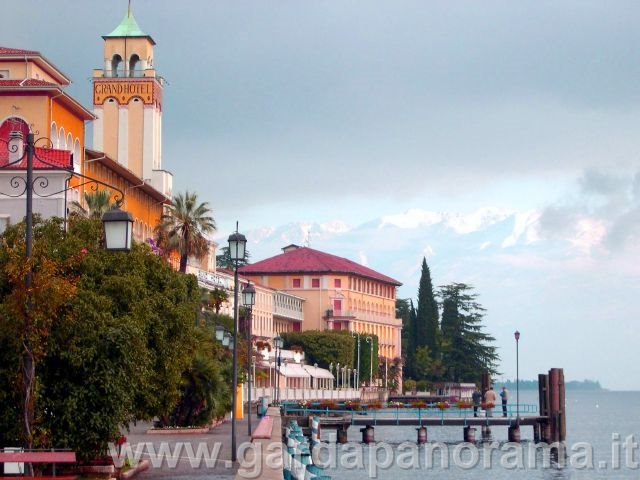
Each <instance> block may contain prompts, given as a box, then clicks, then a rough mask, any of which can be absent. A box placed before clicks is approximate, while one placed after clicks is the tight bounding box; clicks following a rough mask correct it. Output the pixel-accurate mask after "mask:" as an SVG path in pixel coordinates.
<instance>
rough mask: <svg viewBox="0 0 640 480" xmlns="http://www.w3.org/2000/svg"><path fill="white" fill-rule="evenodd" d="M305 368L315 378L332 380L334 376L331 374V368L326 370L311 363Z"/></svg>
mask: <svg viewBox="0 0 640 480" xmlns="http://www.w3.org/2000/svg"><path fill="white" fill-rule="evenodd" d="M303 368H304V369H305V370H306V371H307V373H309V375H311V376H312V377H313V378H330V379H332V380H333V378H334V377H333V375H332V374H331V372H330V371H329V370H325V369H324V368H320V367H314V366H311V365H305V366H304V367H303Z"/></svg>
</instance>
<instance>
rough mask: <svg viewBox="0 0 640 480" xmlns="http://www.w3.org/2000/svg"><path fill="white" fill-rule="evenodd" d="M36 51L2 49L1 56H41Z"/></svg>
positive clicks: (0, 48) (0, 49) (0, 50)
mask: <svg viewBox="0 0 640 480" xmlns="http://www.w3.org/2000/svg"><path fill="white" fill-rule="evenodd" d="M39 54H40V52H36V51H35V50H21V49H19V48H9V47H0V55H39Z"/></svg>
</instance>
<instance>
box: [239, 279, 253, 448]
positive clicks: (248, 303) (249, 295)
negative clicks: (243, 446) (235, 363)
mask: <svg viewBox="0 0 640 480" xmlns="http://www.w3.org/2000/svg"><path fill="white" fill-rule="evenodd" d="M242 303H243V304H244V306H245V307H247V310H248V318H247V402H248V405H249V407H248V408H247V431H248V433H249V438H251V357H252V353H253V348H252V343H251V322H252V321H253V318H252V316H253V306H254V305H255V303H256V288H255V287H254V286H253V285H251V283H249V284H248V285H247V286H246V287H244V288H243V289H242Z"/></svg>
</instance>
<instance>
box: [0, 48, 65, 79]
mask: <svg viewBox="0 0 640 480" xmlns="http://www.w3.org/2000/svg"><path fill="white" fill-rule="evenodd" d="M16 59H20V60H22V59H24V60H30V61H32V62H34V63H35V64H36V65H38V66H39V67H40V68H42V69H43V70H44V71H46V72H47V73H48V74H49V75H51V76H52V77H53V78H54V79H55V80H56V81H57V82H58V83H59V84H60V85H64V86H66V85H69V84H71V79H70V78H69V77H67V76H66V75H65V74H64V73H63V72H62V71H60V69H59V68H58V67H56V66H55V65H54V64H53V63H51V62H50V61H49V60H47V59H46V58H45V57H44V56H43V55H42V54H41V53H40V52H36V51H35V50H21V49H19V48H11V47H0V60H11V61H15V60H16Z"/></svg>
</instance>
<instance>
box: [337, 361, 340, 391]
mask: <svg viewBox="0 0 640 480" xmlns="http://www.w3.org/2000/svg"><path fill="white" fill-rule="evenodd" d="M339 388H340V362H338V363H337V364H336V390H337V389H339Z"/></svg>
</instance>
